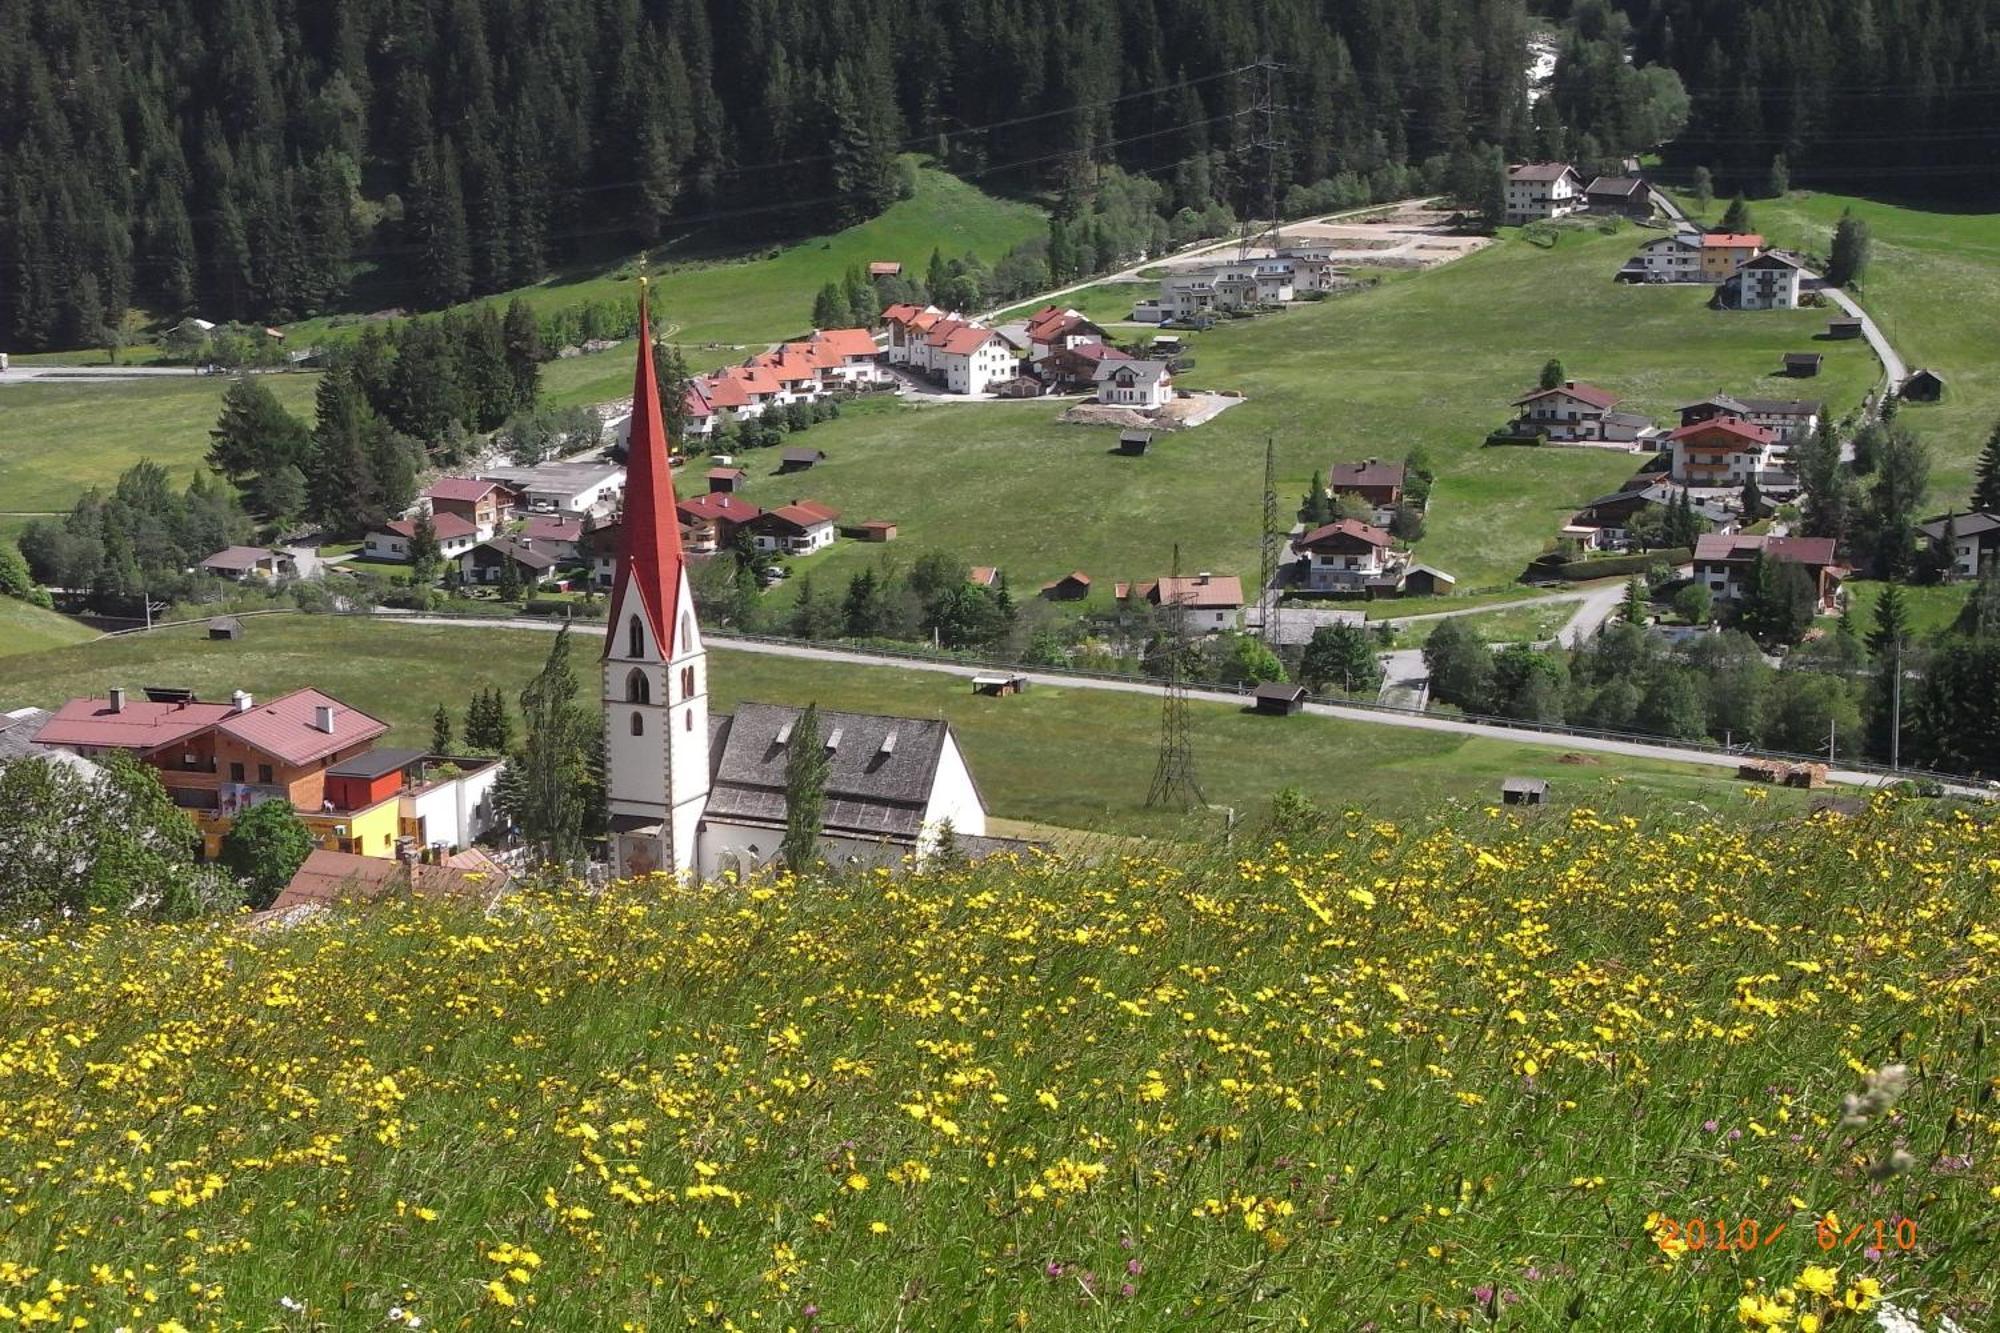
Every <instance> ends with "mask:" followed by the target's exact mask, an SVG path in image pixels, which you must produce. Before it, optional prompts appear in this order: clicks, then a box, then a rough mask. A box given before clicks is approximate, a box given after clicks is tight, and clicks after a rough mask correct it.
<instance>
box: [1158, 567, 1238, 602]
mask: <svg viewBox="0 0 2000 1333" xmlns="http://www.w3.org/2000/svg"><path fill="white" fill-rule="evenodd" d="M1150 596H1152V598H1153V599H1154V600H1156V601H1158V602H1159V603H1160V604H1161V605H1162V606H1164V605H1166V604H1168V603H1169V602H1177V603H1179V604H1180V605H1182V606H1188V607H1193V608H1195V609H1196V610H1226V609H1228V608H1230V607H1234V606H1241V605H1243V581H1242V580H1241V579H1239V578H1237V577H1236V576H1235V575H1234V574H1224V575H1211V576H1210V577H1209V578H1207V579H1202V578H1200V577H1199V576H1194V577H1189V578H1179V579H1176V578H1164V579H1161V580H1160V581H1159V583H1158V584H1157V585H1155V586H1154V588H1153V590H1152V593H1151V594H1150Z"/></svg>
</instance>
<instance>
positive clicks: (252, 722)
mask: <svg viewBox="0 0 2000 1333" xmlns="http://www.w3.org/2000/svg"><path fill="white" fill-rule="evenodd" d="M321 706H326V707H330V708H332V709H333V730H332V731H331V732H326V731H321V730H320V729H319V728H318V727H317V726H316V725H314V723H315V720H316V718H317V710H318V709H319V708H320V707H321ZM216 730H218V731H220V732H221V733H222V734H223V735H225V736H228V737H230V738H231V739H232V740H238V741H241V742H242V743H243V744H245V745H248V746H251V747H253V748H255V749H258V750H262V751H263V752H264V753H265V754H268V755H270V756H272V757H273V758H276V759H282V760H284V761H285V762H286V763H288V764H310V763H312V762H313V761H314V760H315V759H323V758H325V757H326V756H327V755H330V754H332V753H333V752H334V751H336V750H345V749H349V748H351V747H353V746H356V745H359V744H361V743H362V742H364V741H372V740H374V739H375V738H376V737H377V736H380V735H383V734H384V733H386V732H387V731H388V730H389V724H388V723H386V722H384V721H382V720H381V719H379V718H374V717H370V716H369V715H368V714H366V713H364V712H362V711H361V710H359V709H357V708H349V707H348V706H347V705H346V704H343V703H341V702H340V700H338V699H336V698H334V697H333V696H332V695H330V694H322V693H320V692H319V691H318V690H315V689H312V688H310V687H308V688H306V689H303V690H294V691H292V692H291V693H290V694H287V695H284V696H282V697H281V698H277V699H273V700H272V701H271V702H270V703H267V704H263V705H261V706H259V705H254V704H253V705H252V706H251V707H250V708H249V709H248V710H247V711H245V712H241V713H238V712H235V711H233V710H231V711H228V712H227V715H226V716H225V717H224V718H223V720H222V721H221V723H220V724H218V726H217V727H216Z"/></svg>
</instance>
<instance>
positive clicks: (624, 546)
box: [604, 278, 685, 657]
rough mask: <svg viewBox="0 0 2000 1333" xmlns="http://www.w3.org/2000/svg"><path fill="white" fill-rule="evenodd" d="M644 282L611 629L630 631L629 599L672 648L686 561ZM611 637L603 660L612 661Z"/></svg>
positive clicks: (606, 641) (641, 290) (640, 306)
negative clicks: (627, 617) (624, 615)
mask: <svg viewBox="0 0 2000 1333" xmlns="http://www.w3.org/2000/svg"><path fill="white" fill-rule="evenodd" d="M647 294H648V293H647V284H646V279H644V278H641V279H639V365H638V369H637V371H636V372H635V373H634V374H633V377H632V432H631V437H630V440H629V441H628V443H627V445H626V455H625V513H624V517H623V518H621V519H620V520H619V526H618V564H617V569H616V572H615V573H614V574H613V575H612V580H611V590H612V591H611V619H610V621H609V623H610V624H613V625H618V624H622V623H624V622H623V621H622V620H621V619H620V615H621V613H622V612H625V611H626V610H628V608H627V606H626V604H625V603H626V596H627V594H628V593H630V594H631V595H633V596H635V597H637V598H638V600H639V602H640V607H639V608H638V609H641V610H643V611H644V613H645V616H646V619H647V621H648V622H650V623H649V626H648V628H650V630H651V631H652V633H653V634H654V635H655V636H656V637H657V638H658V639H659V641H660V642H661V643H663V644H664V643H670V642H671V641H672V635H673V628H674V619H675V617H676V615H677V614H678V613H679V611H680V609H681V608H680V607H679V605H678V601H679V594H680V589H681V586H682V582H683V580H682V577H681V576H682V573H683V571H684V568H685V557H684V556H683V555H682V554H681V525H680V514H679V512H678V511H677V510H676V509H675V506H674V479H673V474H672V472H671V471H670V469H669V467H668V461H667V460H668V455H667V429H666V425H665V423H664V422H663V421H662V419H661V416H660V385H659V380H658V378H657V377H656V376H655V375H654V373H653V326H652V324H651V323H650V322H649V318H648V314H647V308H646V307H647V300H646V298H647ZM611 646H612V641H611V636H609V635H607V636H605V641H604V655H605V656H606V657H610V656H611V655H612V653H611Z"/></svg>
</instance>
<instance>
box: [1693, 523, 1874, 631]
mask: <svg viewBox="0 0 2000 1333" xmlns="http://www.w3.org/2000/svg"><path fill="white" fill-rule="evenodd" d="M1760 554H1761V555H1762V556H1763V557H1764V559H1766V560H1767V561H1770V562H1772V563H1774V564H1780V565H1797V566H1799V567H1800V568H1801V569H1803V570H1805V572H1806V577H1807V578H1809V579H1811V580H1812V585H1813V590H1814V597H1815V600H1816V602H1817V604H1818V606H1819V608H1820V609H1821V610H1823V611H1831V610H1833V609H1834V607H1835V606H1836V604H1837V603H1838V601H1839V598H1840V582H1841V578H1842V576H1843V575H1844V574H1845V573H1846V572H1847V571H1846V570H1844V569H1843V568H1842V567H1841V565H1840V563H1839V561H1838V559H1837V557H1836V554H1835V551H1834V541H1833V538H1831V537H1772V536H1768V535H1766V534H1764V533H1759V532H1727V533H1725V532H1704V533H1702V534H1701V535H1700V536H1699V537H1697V538H1695V543H1694V581H1695V582H1696V583H1699V584H1701V585H1702V586H1704V587H1706V588H1707V589H1708V590H1709V592H1710V594H1711V595H1713V596H1714V598H1715V600H1716V601H1718V602H1737V601H1741V600H1742V598H1743V595H1744V594H1745V593H1746V592H1747V591H1748V590H1749V587H1750V575H1751V567H1752V566H1753V565H1754V564H1755V563H1756V559H1757V557H1758V555H1760Z"/></svg>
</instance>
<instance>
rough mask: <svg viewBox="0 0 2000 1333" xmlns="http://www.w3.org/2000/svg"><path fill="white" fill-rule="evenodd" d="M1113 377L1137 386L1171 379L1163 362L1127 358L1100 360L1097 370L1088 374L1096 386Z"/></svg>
mask: <svg viewBox="0 0 2000 1333" xmlns="http://www.w3.org/2000/svg"><path fill="white" fill-rule="evenodd" d="M1114 376H1116V377H1119V378H1126V377H1129V378H1130V379H1132V380H1133V381H1134V382H1136V383H1139V384H1157V383H1159V382H1160V381H1162V380H1165V379H1170V378H1172V376H1171V373H1170V372H1169V371H1168V370H1167V363H1166V362H1164V361H1135V360H1133V359H1132V358H1131V357H1127V356H1120V357H1105V358H1102V359H1100V360H1099V361H1098V363H1097V368H1096V369H1095V370H1093V371H1091V373H1090V378H1091V379H1092V380H1093V381H1095V382H1096V383H1098V384H1102V383H1104V382H1105V381H1106V380H1109V379H1111V378H1113V377H1114Z"/></svg>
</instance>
